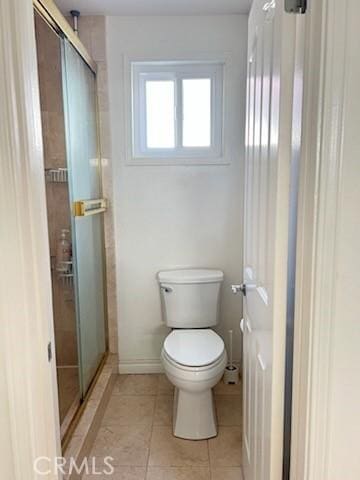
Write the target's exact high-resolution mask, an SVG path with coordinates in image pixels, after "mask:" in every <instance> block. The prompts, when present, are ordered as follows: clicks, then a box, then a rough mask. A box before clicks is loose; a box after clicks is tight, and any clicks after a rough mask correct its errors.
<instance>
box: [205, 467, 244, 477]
mask: <svg viewBox="0 0 360 480" xmlns="http://www.w3.org/2000/svg"><path fill="white" fill-rule="evenodd" d="M211 480H243V476H242V471H241V468H240V467H222V468H212V469H211Z"/></svg>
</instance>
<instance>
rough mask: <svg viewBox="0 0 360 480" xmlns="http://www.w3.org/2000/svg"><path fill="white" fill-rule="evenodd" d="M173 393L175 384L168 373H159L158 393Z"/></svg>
mask: <svg viewBox="0 0 360 480" xmlns="http://www.w3.org/2000/svg"><path fill="white" fill-rule="evenodd" d="M173 393H174V385H173V384H172V383H171V382H170V380H168V378H167V376H166V375H159V385H158V395H172V394H173Z"/></svg>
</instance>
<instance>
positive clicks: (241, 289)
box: [231, 283, 246, 296]
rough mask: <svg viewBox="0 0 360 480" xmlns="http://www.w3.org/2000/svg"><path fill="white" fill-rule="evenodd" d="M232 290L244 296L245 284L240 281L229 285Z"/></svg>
mask: <svg viewBox="0 0 360 480" xmlns="http://www.w3.org/2000/svg"><path fill="white" fill-rule="evenodd" d="M231 290H232V292H233V293H234V294H235V295H236V294H237V293H239V292H241V293H242V294H243V295H244V296H246V284H245V283H241V284H240V285H231Z"/></svg>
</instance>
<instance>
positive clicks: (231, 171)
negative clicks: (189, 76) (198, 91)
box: [106, 15, 247, 372]
mask: <svg viewBox="0 0 360 480" xmlns="http://www.w3.org/2000/svg"><path fill="white" fill-rule="evenodd" d="M106 31H107V33H106V37H107V38H106V40H107V62H108V69H109V100H110V119H111V136H112V154H113V169H114V170H113V172H114V215H115V239H116V240H115V242H116V268H117V296H118V331H119V356H120V369H121V371H122V372H125V371H128V372H130V371H138V372H139V371H144V372H145V371H150V370H152V371H155V370H157V369H158V368H159V356H160V351H161V346H162V342H163V339H164V337H165V336H166V334H167V332H168V330H167V328H166V327H165V326H164V324H163V323H162V318H161V310H160V297H159V289H158V286H157V283H156V280H155V274H156V272H158V271H159V270H161V269H169V268H174V267H189V266H191V267H208V268H211V267H214V268H220V269H222V270H223V271H224V272H225V282H224V286H223V292H222V305H221V326H220V327H219V331H220V332H222V333H224V332H227V330H228V329H229V328H233V329H234V332H235V357H236V360H238V361H239V360H240V358H241V338H240V332H239V320H240V317H241V299H240V297H239V296H233V295H232V294H231V292H230V287H229V285H230V284H231V283H234V282H238V281H239V280H240V279H241V277H242V215H243V208H242V204H243V200H242V199H243V186H242V178H243V163H244V162H243V160H244V140H243V139H244V120H245V89H246V51H247V45H246V41H247V16H242V15H233V16H213V17H211V16H209V17H203V16H187V17H107V18H106ZM202 54H205V55H207V56H209V55H210V56H214V57H215V58H218V57H219V55H220V56H223V55H224V54H226V58H227V59H228V60H227V64H226V67H225V132H224V134H225V154H226V160H227V161H228V162H229V164H228V165H202V166H185V165H183V166H181V165H180V166H131V165H128V164H126V141H127V140H126V135H125V122H126V120H125V118H126V115H125V110H126V108H128V101H127V100H126V98H125V97H126V96H127V97H128V94H126V93H125V87H124V81H125V83H126V82H128V79H127V78H126V75H128V73H127V71H128V69H127V68H126V62H127V59H129V58H130V59H131V57H134V58H135V57H136V58H138V57H139V56H144V57H146V58H147V59H148V58H151V57H152V56H153V57H154V58H156V59H159V58H162V57H163V58H164V59H172V58H179V57H182V58H184V59H186V58H189V59H191V58H194V57H196V56H198V55H202Z"/></svg>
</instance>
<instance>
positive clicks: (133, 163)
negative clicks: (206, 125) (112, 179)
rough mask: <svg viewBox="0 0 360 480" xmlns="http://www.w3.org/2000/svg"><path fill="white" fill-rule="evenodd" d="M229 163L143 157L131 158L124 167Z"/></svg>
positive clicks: (224, 160)
mask: <svg viewBox="0 0 360 480" xmlns="http://www.w3.org/2000/svg"><path fill="white" fill-rule="evenodd" d="M230 163H231V162H230V161H229V160H228V159H226V158H222V157H219V158H196V157H194V158H181V157H176V158H166V157H165V158H156V157H154V158H144V157H132V158H129V159H127V161H126V165H127V166H130V167H142V166H153V167H155V166H158V167H165V166H167V167H168V166H193V167H195V166H202V165H204V166H205V165H230Z"/></svg>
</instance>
